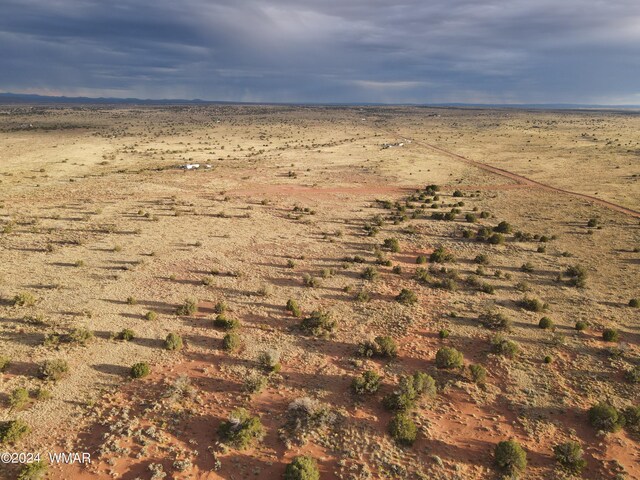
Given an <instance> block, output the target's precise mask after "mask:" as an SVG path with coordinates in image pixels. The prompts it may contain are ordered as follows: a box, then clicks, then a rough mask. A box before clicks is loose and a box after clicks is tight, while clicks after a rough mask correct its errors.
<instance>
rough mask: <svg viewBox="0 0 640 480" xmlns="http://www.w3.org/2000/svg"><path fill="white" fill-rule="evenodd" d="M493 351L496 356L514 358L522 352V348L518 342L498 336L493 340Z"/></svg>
mask: <svg viewBox="0 0 640 480" xmlns="http://www.w3.org/2000/svg"><path fill="white" fill-rule="evenodd" d="M491 351H492V352H493V353H495V354H496V355H503V356H505V357H509V358H513V357H515V356H516V355H517V354H518V352H519V351H520V347H518V344H517V343H516V342H513V341H511V340H507V339H506V338H505V337H504V336H502V335H496V336H494V337H493V338H492V339H491Z"/></svg>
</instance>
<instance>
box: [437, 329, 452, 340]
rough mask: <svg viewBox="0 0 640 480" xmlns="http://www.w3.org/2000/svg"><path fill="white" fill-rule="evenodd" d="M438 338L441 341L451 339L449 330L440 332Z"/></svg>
mask: <svg viewBox="0 0 640 480" xmlns="http://www.w3.org/2000/svg"><path fill="white" fill-rule="evenodd" d="M438 337H439V338H440V340H444V339H445V338H449V330H447V329H445V328H443V329H442V330H440V331H439V332H438Z"/></svg>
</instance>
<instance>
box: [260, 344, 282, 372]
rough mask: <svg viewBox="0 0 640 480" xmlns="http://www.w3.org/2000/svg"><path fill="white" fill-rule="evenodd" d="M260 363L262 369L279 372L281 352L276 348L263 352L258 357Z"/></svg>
mask: <svg viewBox="0 0 640 480" xmlns="http://www.w3.org/2000/svg"><path fill="white" fill-rule="evenodd" d="M258 363H259V364H260V366H261V367H262V368H264V369H265V370H267V371H269V372H275V373H277V372H279V371H280V368H281V365H280V351H278V350H276V349H274V348H269V349H267V350H263V351H262V352H260V354H259V355H258Z"/></svg>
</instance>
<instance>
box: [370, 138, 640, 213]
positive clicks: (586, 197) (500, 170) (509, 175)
mask: <svg viewBox="0 0 640 480" xmlns="http://www.w3.org/2000/svg"><path fill="white" fill-rule="evenodd" d="M382 130H383V131H385V132H386V133H388V134H390V135H394V136H397V137H402V138H404V139H406V140H410V141H411V143H413V144H415V145H419V146H421V147H425V148H429V149H431V150H435V151H437V152H440V153H444V154H445V155H448V156H450V157H453V158H455V159H457V160H460V161H462V162H464V163H466V164H468V165H472V166H474V167H476V168H479V169H481V170H484V171H486V172H490V173H493V174H495V175H500V176H502V177H506V178H509V179H511V180H513V181H515V182H517V183H519V184H521V185H525V186H529V187H535V188H539V189H541V190H546V191H548V192H554V193H562V194H565V195H571V196H572V197H576V198H580V199H583V200H588V201H590V202H592V203H595V204H597V205H601V206H603V207H606V208H609V209H610V210H615V211H616V212H620V213H624V214H625V215H629V216H631V217H635V218H640V212H639V211H637V210H633V209H631V208H627V207H624V206H622V205H618V204H617V203H613V202H609V201H608V200H603V199H601V198H597V197H593V196H591V195H587V194H584V193H578V192H572V191H571V190H565V189H563V188H558V187H553V186H551V185H547V184H545V183H541V182H538V181H536V180H532V179H530V178H527V177H524V176H522V175H518V174H517V173H513V172H510V171H508V170H505V169H503V168H498V167H493V166H491V165H488V164H486V163H482V162H478V161H477V160H472V159H470V158H467V157H463V156H462V155H458V154H457V153H453V152H451V151H449V150H445V149H444V148H440V147H437V146H435V145H432V144H430V143H427V142H422V141H419V140H415V139H413V138H410V137H405V136H403V135H399V134H398V133H397V132H392V131H390V130H385V129H382Z"/></svg>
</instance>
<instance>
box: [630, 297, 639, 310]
mask: <svg viewBox="0 0 640 480" xmlns="http://www.w3.org/2000/svg"><path fill="white" fill-rule="evenodd" d="M628 305H629V306H630V307H632V308H638V307H640V299H638V298H632V299H631V300H629V304H628Z"/></svg>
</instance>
